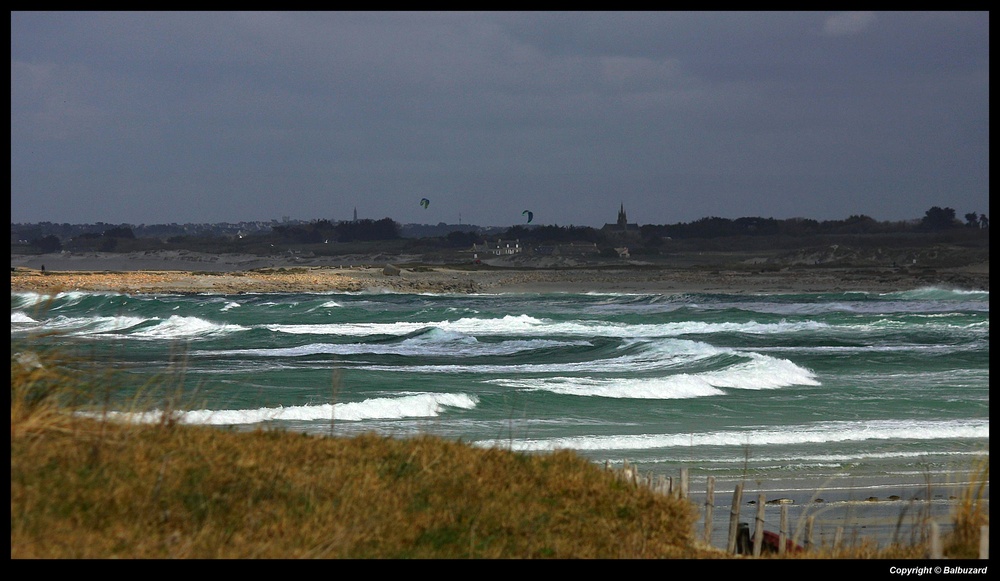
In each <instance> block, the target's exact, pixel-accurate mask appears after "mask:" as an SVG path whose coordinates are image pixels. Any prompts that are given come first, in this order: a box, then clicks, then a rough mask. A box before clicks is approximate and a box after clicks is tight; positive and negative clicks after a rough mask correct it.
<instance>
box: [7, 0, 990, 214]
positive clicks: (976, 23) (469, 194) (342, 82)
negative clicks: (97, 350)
mask: <svg viewBox="0 0 1000 581" xmlns="http://www.w3.org/2000/svg"><path fill="white" fill-rule="evenodd" d="M10 30H11V42H10V51H11V57H10V64H11V66H10V97H11V105H10V122H11V129H10V147H11V154H10V169H11V180H10V190H11V221H12V222H41V221H50V222H60V223H62V222H70V223H93V222H107V223H114V224H118V223H131V224H160V223H170V222H178V223H183V222H238V221H243V220H271V219H281V218H282V217H285V216H287V217H290V218H293V219H306V220H311V219H323V218H325V219H331V220H334V221H336V220H345V219H350V218H352V217H353V212H354V209H355V208H357V213H358V217H359V218H373V219H381V218H385V217H389V218H392V219H393V220H396V221H397V222H400V223H404V224H405V223H426V224H436V223H438V222H447V223H458V222H459V221H461V222H462V223H463V224H476V225H481V226H505V225H513V224H522V223H524V222H525V218H524V216H522V212H523V211H524V210H531V211H532V212H533V213H534V221H533V223H535V224H554V225H559V226H570V225H575V226H595V227H599V226H602V225H603V224H604V223H605V222H614V221H615V219H616V218H617V214H618V208H619V204H622V203H623V204H624V205H625V209H626V211H627V213H628V218H629V221H630V222H638V223H640V224H674V223H677V222H690V221H693V220H697V219H699V218H703V217H708V216H718V217H723V218H740V217H748V216H759V217H772V218H792V217H806V218H814V219H817V220H839V219H844V218H847V217H849V216H851V215H856V214H865V215H868V216H871V217H872V218H875V219H876V220H880V221H882V220H893V221H894V220H908V219H914V218H920V217H922V216H923V215H924V213H925V212H926V210H927V209H929V208H930V207H932V206H940V207H950V208H953V209H954V210H955V211H956V214H957V215H958V217H959V218H960V219H961V218H962V217H963V216H964V214H965V213H968V212H973V211H975V212H979V213H985V214H988V213H989V187H990V180H989V177H990V174H989V153H990V147H989V135H990V134H989V120H990V108H989V96H990V90H989V83H990V74H989V64H990V63H989V48H990V37H989V13H988V12H962V13H951V12H875V13H868V12H854V13H843V12H769V13H758V12H749V13H727V12H706V13H684V12H650V13H635V12H627V13H617V12H595V13H587V12H577V13H563V12H555V13H545V12H500V13H474V12H460V13H422V12H416V13H394V12H377V13H364V12H347V13H341V12H321V13H299V12H276V13H244V12H223V13H204V12H197V13H184V12H166V13H155V12H154V13H120V12H111V13H102V12H69V13H66V12H40V13H35V12H12V13H11V25H10ZM425 197H426V198H428V199H429V200H430V205H429V206H428V207H427V208H424V207H422V206H421V205H420V199H421V198H425Z"/></svg>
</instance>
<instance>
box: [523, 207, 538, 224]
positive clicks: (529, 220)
mask: <svg viewBox="0 0 1000 581" xmlns="http://www.w3.org/2000/svg"><path fill="white" fill-rule="evenodd" d="M521 215H522V216H527V217H528V221H527V222H526V223H528V224H530V223H531V219H532V218H534V217H535V215H534V214H533V213H532V212H531V210H525V211H523V212H521Z"/></svg>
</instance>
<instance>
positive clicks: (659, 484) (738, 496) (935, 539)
mask: <svg viewBox="0 0 1000 581" xmlns="http://www.w3.org/2000/svg"><path fill="white" fill-rule="evenodd" d="M604 467H605V470H609V471H613V472H615V474H616V475H617V477H618V479H619V480H622V481H625V482H628V483H631V484H633V485H635V486H637V487H638V486H645V487H647V488H649V489H651V490H653V491H654V492H657V493H660V494H667V495H673V496H677V497H678V498H684V499H689V498H690V494H689V477H688V469H687V468H681V469H680V475H679V478H678V479H677V481H676V482H675V481H674V479H673V478H672V477H669V476H664V475H660V476H659V477H657V478H656V479H655V480H654V479H653V478H652V477H651V476H649V475H647V476H645V477H643V476H640V474H639V469H638V467H637V466H635V465H633V464H630V463H629V462H628V461H627V460H626V461H624V462H623V464H622V467H621V468H619V469H613V468H612V466H611V463H610V462H605V464H604ZM785 501H786V499H776V500H772V501H771V502H772V503H777V504H779V505H780V511H781V512H780V516H779V519H780V521H779V526H778V532H776V533H775V532H772V531H767V530H765V528H764V525H765V519H764V510H765V506H766V505H767V504H769V503H768V501H767V498H766V496H765V495H764V494H760V495H758V497H757V502H756V508H757V512H756V515H755V519H754V532H753V535H751V534H750V525H749V523H747V522H741V521H740V516H741V515H740V509H741V507H742V506H743V484H742V483H738V484H737V485H736V489H735V490H734V491H733V498H732V503H731V505H730V511H729V534H728V537H727V538H728V542H727V545H726V551H727V552H729V553H731V554H742V555H752V556H754V557H759V556H761V555H762V554H764V553H765V552H767V553H777V554H778V555H783V554H785V553H787V552H791V551H809V550H814V549H817V548H819V543H817V540H816V538H815V537H814V528H815V516H809V517H807V518H806V520H805V526H804V527H800V529H799V531H798V534H800V535H803V536H804V538H797V537H795V536H793V535H792V534H790V533H791V531H790V530H789V524H788V504H786V503H785ZM715 509H716V506H715V477H713V476H709V477H708V478H707V481H706V483H705V504H704V506H703V507H701V513H702V515H703V518H704V525H705V526H704V529H703V540H704V542H705V544H708V545H711V544H712V534H713V532H714V528H713V526H714V523H713V515H714V513H715ZM843 538H844V527H842V526H838V527H837V528H836V530H835V532H834V540H833V547H832V548H833V550H834V551H836V550H838V549H840V548H841V546H842V543H843ZM989 543H990V527H989V525H983V526H982V527H981V528H980V535H979V558H980V559H989ZM927 546H928V549H927V557H928V558H930V559H943V558H944V545H943V543H942V539H941V527H940V525H939V524H938V523H937V522H935V521H934V520H931V521H930V522H929V532H928V538H927Z"/></svg>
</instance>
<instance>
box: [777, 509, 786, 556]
mask: <svg viewBox="0 0 1000 581" xmlns="http://www.w3.org/2000/svg"><path fill="white" fill-rule="evenodd" d="M786 539H788V505H787V504H783V505H781V524H780V525H779V526H778V554H779V555H784V554H785V545H786V544H788V541H787V540H786Z"/></svg>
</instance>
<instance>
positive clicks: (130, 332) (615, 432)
mask: <svg viewBox="0 0 1000 581" xmlns="http://www.w3.org/2000/svg"><path fill="white" fill-rule="evenodd" d="M989 300H990V298H989V292H983V291H973V290H962V289H949V288H937V287H929V288H920V289H916V290H909V291H905V292H889V293H872V292H830V293H801V294H714V293H705V294H701V293H678V294H641V293H640V294H632V293H575V294H574V293H504V292H498V293H493V294H404V293H390V292H358V293H343V292H336V293H282V294H250V293H248V294H237V295H224V294H159V295H127V294H118V293H95V292H62V293H59V294H56V295H45V294H38V293H32V292H11V318H10V320H11V323H10V328H11V331H10V332H11V343H12V365H14V364H15V361H23V360H24V359H23V358H21V357H22V355H24V354H26V353H27V354H29V355H30V353H31V352H32V351H37V350H39V349H49V348H57V349H59V350H60V351H61V352H64V353H72V354H74V355H75V356H79V358H78V360H79V361H80V363H79V364H80V365H83V366H90V367H91V368H92V369H93V370H114V371H116V372H117V373H116V377H118V378H119V380H120V379H121V378H125V380H124V381H123V382H121V385H124V386H125V387H123V388H122V389H121V390H120V391H116V392H115V394H114V397H112V398H110V400H109V403H108V405H109V406H110V407H111V408H112V410H111V413H110V414H109V415H110V417H112V418H114V419H120V420H122V421H139V422H154V421H159V420H160V419H162V417H163V414H164V413H173V414H175V416H176V420H177V421H179V422H181V423H184V424H194V425H208V426H217V427H219V428H220V429H235V430H255V429H265V430H271V429H280V430H288V431H293V432H308V433H310V434H315V435H318V436H333V437H350V436H354V435H357V434H361V433H369V432H374V433H378V434H382V435H385V436H389V437H394V438H408V437H413V436H418V435H428V434H429V435H435V436H440V437H443V438H448V439H453V440H459V441H462V442H465V443H468V444H470V445H472V446H477V447H484V448H486V447H498V448H503V449H509V450H512V451H516V452H518V453H526V454H544V453H547V452H551V451H553V450H558V449H569V450H573V451H575V452H576V453H578V454H579V455H580V456H582V457H583V458H586V459H587V460H589V461H591V462H593V463H594V464H595V465H598V466H600V467H602V468H609V469H615V470H618V469H622V468H625V467H630V468H631V469H633V470H636V471H637V472H638V474H639V475H640V476H641V477H642V478H643V479H644V481H647V482H648V481H654V482H657V481H658V482H660V483H662V482H663V481H664V480H666V481H667V482H672V483H674V484H673V485H674V486H675V488H678V487H679V486H680V484H681V483H682V482H684V483H685V484H686V486H687V489H688V492H689V496H690V498H692V500H693V501H694V502H696V503H697V504H698V506H699V507H700V510H701V513H702V519H703V520H707V519H706V518H705V517H707V516H711V517H712V518H711V520H709V521H708V524H709V527H708V528H709V532H708V533H707V535H706V536H707V537H708V540H709V541H710V542H711V543H712V544H714V545H717V546H720V547H725V546H726V545H727V541H728V538H729V527H730V523H732V522H735V521H736V520H739V521H740V522H747V523H749V526H750V528H751V529H753V528H754V527H755V525H756V518H757V516H758V514H761V512H763V516H764V521H763V523H764V527H765V528H766V529H771V530H778V528H779V526H784V525H783V524H782V523H785V522H786V519H787V522H789V523H790V524H789V525H788V527H787V530H788V534H789V536H790V537H791V538H794V539H797V540H799V541H800V542H804V539H805V538H806V537H805V535H806V534H808V535H809V538H810V539H812V541H813V542H816V543H828V542H831V539H833V538H834V537H835V536H836V538H838V539H840V538H844V539H847V538H855V539H857V538H865V537H867V538H872V539H875V540H876V542H878V543H880V544H886V543H889V542H906V541H909V540H912V539H913V537H915V536H917V535H920V534H923V533H924V532H925V531H926V530H927V528H926V525H927V523H928V522H929V521H928V519H931V520H934V521H936V522H940V524H941V526H942V527H943V528H944V529H945V530H947V527H948V523H949V522H950V518H949V515H950V514H951V511H953V510H954V509H955V507H956V505H957V504H958V503H959V502H961V501H962V499H963V498H967V497H968V496H969V491H970V489H974V490H975V492H974V494H973V497H974V498H977V502H979V503H980V505H982V506H985V510H986V511H987V513H988V502H989V501H988V499H989V481H988V462H989V431H990V419H989V415H990V413H989V410H990V393H989V376H990V372H989V359H990V318H989V317H990V303H989ZM139 391H142V392H143V393H142V394H141V395H142V396H143V397H147V398H149V399H148V400H147V401H152V402H154V403H155V405H152V406H151V407H149V408H148V409H147V410H145V411H142V412H141V413H140V412H137V411H136V408H135V406H134V405H133V404H132V403H131V402H134V401H136V399H137V397H138V396H139V395H140V394H139ZM157 402H159V403H157ZM984 465H985V467H986V470H985V488H983V487H979V488H976V487H977V484H976V483H977V482H981V481H982V480H983V474H984V470H983V467H984ZM682 476H683V477H682ZM709 489H711V492H712V494H711V495H709ZM737 490H740V492H741V493H742V496H741V498H740V499H739V502H737V503H735V505H734V502H733V501H734V499H735V497H736V492H737ZM760 501H764V502H763V503H762V502H760ZM760 507H765V508H764V510H763V511H761V510H760ZM779 519H780V522H779ZM806 523H808V527H810V532H808V533H807V532H806V526H807V525H806ZM698 526H699V527H700V526H702V525H701V524H699V525H698ZM782 530H786V529H784V528H783V529H782ZM699 534H700V533H699Z"/></svg>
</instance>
